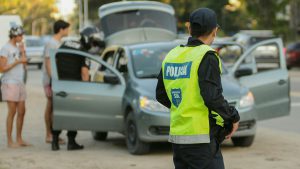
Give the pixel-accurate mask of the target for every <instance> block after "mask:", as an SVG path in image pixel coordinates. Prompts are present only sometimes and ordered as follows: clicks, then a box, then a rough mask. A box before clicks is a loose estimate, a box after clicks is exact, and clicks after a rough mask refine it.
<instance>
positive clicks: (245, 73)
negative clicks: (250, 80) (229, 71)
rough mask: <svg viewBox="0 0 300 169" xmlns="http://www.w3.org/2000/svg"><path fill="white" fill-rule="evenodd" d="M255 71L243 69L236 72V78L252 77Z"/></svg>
mask: <svg viewBox="0 0 300 169" xmlns="http://www.w3.org/2000/svg"><path fill="white" fill-rule="evenodd" d="M252 74H253V71H252V69H250V68H241V69H238V70H237V71H235V73H234V76H235V77H236V78H239V77H242V76H249V75H252Z"/></svg>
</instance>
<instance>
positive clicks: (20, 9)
mask: <svg viewBox="0 0 300 169" xmlns="http://www.w3.org/2000/svg"><path fill="white" fill-rule="evenodd" d="M55 3H56V0H47V1H44V0H31V1H30V2H28V1H24V0H0V4H1V6H0V15H3V14H13V15H20V17H21V19H22V21H23V25H24V28H25V30H26V32H27V33H28V34H29V33H36V34H41V33H50V32H51V30H52V24H49V23H51V22H53V21H54V17H55V13H57V12H58V9H57V7H56V4H55ZM32 26H34V28H32ZM35 28H36V29H35ZM32 29H35V30H36V32H32ZM42 31H43V32H42Z"/></svg>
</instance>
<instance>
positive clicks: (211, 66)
mask: <svg viewBox="0 0 300 169" xmlns="http://www.w3.org/2000/svg"><path fill="white" fill-rule="evenodd" d="M198 77H199V86H200V91H201V92H200V94H201V96H202V98H203V100H204V103H205V105H206V106H207V107H208V109H209V110H210V111H214V112H216V113H218V114H219V115H220V116H221V117H222V118H223V119H224V121H225V122H226V121H229V122H233V123H235V122H238V121H239V120H240V116H239V114H238V112H237V110H236V109H235V108H234V107H232V106H229V104H228V102H227V100H225V98H224V96H223V88H222V83H221V72H220V69H219V60H218V58H217V56H216V55H215V54H214V53H210V52H209V53H207V54H206V55H205V56H204V58H203V60H202V62H201V64H200V67H199V69H198Z"/></svg>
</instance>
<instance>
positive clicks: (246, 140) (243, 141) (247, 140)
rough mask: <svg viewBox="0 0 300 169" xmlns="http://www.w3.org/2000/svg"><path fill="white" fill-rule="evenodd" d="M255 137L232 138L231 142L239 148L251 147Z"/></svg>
mask: <svg viewBox="0 0 300 169" xmlns="http://www.w3.org/2000/svg"><path fill="white" fill-rule="evenodd" d="M254 137H255V136H246V137H232V138H231V140H232V142H233V145H234V146H237V147H250V146H251V145H252V143H253V141H254Z"/></svg>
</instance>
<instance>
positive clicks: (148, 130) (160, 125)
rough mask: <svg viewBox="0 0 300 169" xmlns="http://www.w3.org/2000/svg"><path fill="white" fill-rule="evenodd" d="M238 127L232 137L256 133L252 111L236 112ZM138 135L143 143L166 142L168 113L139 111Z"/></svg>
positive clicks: (254, 117) (168, 127)
mask: <svg viewBox="0 0 300 169" xmlns="http://www.w3.org/2000/svg"><path fill="white" fill-rule="evenodd" d="M238 111H239V113H240V117H241V120H240V127H239V129H238V131H237V132H236V133H235V134H234V136H233V137H243V136H252V135H255V132H256V116H255V112H254V111H253V109H251V108H249V109H244V110H238ZM137 127H138V134H139V137H140V139H141V140H142V141H144V142H166V141H168V138H169V130H170V113H169V112H150V111H144V110H141V111H140V112H139V113H138V116H137Z"/></svg>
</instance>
